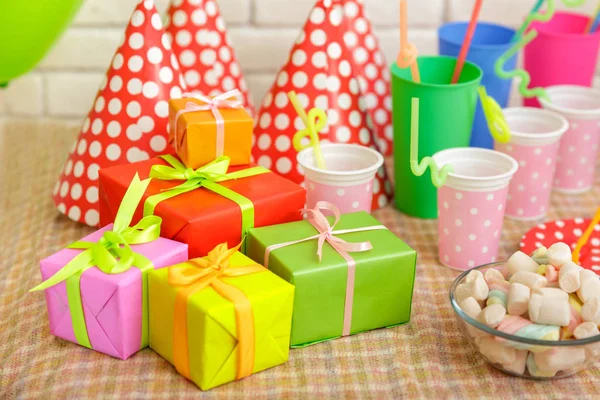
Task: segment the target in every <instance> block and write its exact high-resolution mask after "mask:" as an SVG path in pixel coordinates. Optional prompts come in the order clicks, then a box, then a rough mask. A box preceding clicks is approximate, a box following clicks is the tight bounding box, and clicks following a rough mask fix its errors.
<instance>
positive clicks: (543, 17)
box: [511, 0, 585, 42]
mask: <svg viewBox="0 0 600 400" xmlns="http://www.w3.org/2000/svg"><path fill="white" fill-rule="evenodd" d="M546 1H547V3H548V7H547V10H546V12H545V13H541V12H540V9H541V8H542V5H543V4H544V0H538V1H537V3H536V4H535V5H534V6H533V9H532V10H531V12H529V14H528V15H527V17H526V18H525V22H523V25H521V27H520V28H519V30H518V31H517V33H515V36H513V38H512V40H511V42H517V41H519V40H520V39H521V37H522V36H523V34H524V33H525V31H526V30H527V29H528V28H529V26H530V25H531V23H532V22H533V21H539V22H548V21H550V20H551V19H552V17H553V16H554V10H555V6H554V0H546ZM566 1H581V0H563V3H564V2H566ZM584 1H585V0H584ZM565 4H566V3H565ZM569 7H572V6H569Z"/></svg>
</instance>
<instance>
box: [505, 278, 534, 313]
mask: <svg viewBox="0 0 600 400" xmlns="http://www.w3.org/2000/svg"><path fill="white" fill-rule="evenodd" d="M530 298H531V289H529V288H528V287H527V286H525V285H523V284H521V283H511V284H510V288H509V289H508V313H509V314H510V315H523V314H525V313H526V312H527V308H528V306H529V299H530Z"/></svg>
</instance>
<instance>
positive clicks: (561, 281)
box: [558, 261, 581, 293]
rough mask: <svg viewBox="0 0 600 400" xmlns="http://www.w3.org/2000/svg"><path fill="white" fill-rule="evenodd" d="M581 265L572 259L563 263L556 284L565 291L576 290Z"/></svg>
mask: <svg viewBox="0 0 600 400" xmlns="http://www.w3.org/2000/svg"><path fill="white" fill-rule="evenodd" d="M580 269H581V267H580V266H579V265H577V264H575V263H574V262H573V261H569V262H567V263H564V264H563V266H562V267H561V268H560V271H559V272H558V285H559V286H560V288H561V289H562V290H564V291H565V292H567V293H573V292H576V291H577V289H579V284H580V279H579V270H580Z"/></svg>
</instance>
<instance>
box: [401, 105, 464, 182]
mask: <svg viewBox="0 0 600 400" xmlns="http://www.w3.org/2000/svg"><path fill="white" fill-rule="evenodd" d="M418 159H419V99H418V98H416V97H413V98H412V105H411V113H410V170H411V171H412V173H413V174H414V175H415V176H422V175H423V174H424V173H425V171H427V168H428V167H429V168H431V182H432V183H433V186H435V187H436V188H439V187H442V186H444V184H445V183H446V179H447V178H448V174H449V173H451V172H454V168H452V165H449V164H448V165H444V166H443V167H442V170H441V171H439V170H438V166H437V164H436V163H435V161H434V160H433V158H431V157H424V158H423V159H422V160H421V162H420V163H419V162H418Z"/></svg>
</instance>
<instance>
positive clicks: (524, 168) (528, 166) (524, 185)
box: [494, 107, 569, 221]
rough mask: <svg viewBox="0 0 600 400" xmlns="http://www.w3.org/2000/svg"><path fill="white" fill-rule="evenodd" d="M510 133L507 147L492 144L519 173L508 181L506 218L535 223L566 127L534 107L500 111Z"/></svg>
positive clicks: (546, 202) (560, 119) (562, 121)
mask: <svg viewBox="0 0 600 400" xmlns="http://www.w3.org/2000/svg"><path fill="white" fill-rule="evenodd" d="M503 114H504V118H505V119H506V123H507V124H508V127H509V129H510V132H511V139H510V143H499V142H495V143H494V148H495V149H496V150H498V151H500V152H502V153H504V154H508V155H509V156H511V157H513V158H514V159H515V160H517V162H518V163H519V170H518V171H517V172H516V173H515V176H514V177H513V178H512V180H511V181H510V186H509V189H508V198H507V202H506V216H507V217H509V218H512V219H516V220H522V221H527V220H535V219H540V218H543V217H545V216H546V212H547V210H548V205H549V203H550V195H551V193H552V182H553V180H554V173H555V171H556V160H557V157H558V149H559V146H560V138H561V137H562V136H563V134H564V133H565V132H566V131H567V129H568V128H569V123H568V122H567V120H566V119H565V118H564V117H562V116H561V115H560V114H557V113H555V112H553V111H549V110H542V109H540V108H534V107H514V108H506V109H504V110H503Z"/></svg>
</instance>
